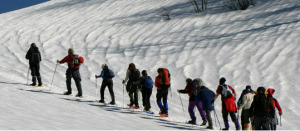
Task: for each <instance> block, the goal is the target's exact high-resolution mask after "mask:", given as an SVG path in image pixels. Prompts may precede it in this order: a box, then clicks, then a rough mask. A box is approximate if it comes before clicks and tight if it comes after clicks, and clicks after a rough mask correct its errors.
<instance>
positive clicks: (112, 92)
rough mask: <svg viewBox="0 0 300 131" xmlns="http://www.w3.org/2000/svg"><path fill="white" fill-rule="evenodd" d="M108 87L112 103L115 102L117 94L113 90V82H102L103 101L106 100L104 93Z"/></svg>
mask: <svg viewBox="0 0 300 131" xmlns="http://www.w3.org/2000/svg"><path fill="white" fill-rule="evenodd" d="M106 86H107V87H108V91H109V93H110V97H111V101H113V102H115V94H114V90H113V81H112V80H103V81H102V84H101V89H100V94H101V100H104V91H105V88H106Z"/></svg>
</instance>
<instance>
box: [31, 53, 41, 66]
mask: <svg viewBox="0 0 300 131" xmlns="http://www.w3.org/2000/svg"><path fill="white" fill-rule="evenodd" d="M31 57H32V59H31V62H32V63H33V64H38V63H40V54H39V53H32V55H31Z"/></svg>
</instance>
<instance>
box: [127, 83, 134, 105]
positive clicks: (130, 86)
mask: <svg viewBox="0 0 300 131" xmlns="http://www.w3.org/2000/svg"><path fill="white" fill-rule="evenodd" d="M128 83H129V82H128ZM127 86H128V85H127ZM127 86H126V88H127ZM128 89H129V93H128V95H129V98H130V105H133V104H134V98H133V93H134V91H135V90H134V89H133V87H132V84H131V83H130V85H129V88H128Z"/></svg>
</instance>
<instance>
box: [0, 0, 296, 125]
mask: <svg viewBox="0 0 300 131" xmlns="http://www.w3.org/2000/svg"><path fill="white" fill-rule="evenodd" d="M222 5H223V3H222V1H218V0H212V1H208V9H207V10H206V11H204V12H201V13H193V12H192V5H191V4H190V3H189V1H181V0H172V1H169V0H166V1H162V0H151V1H149V0H135V1H133V0H114V1H112V0H51V1H48V2H44V3H41V4H38V5H34V6H31V7H27V8H23V9H19V10H15V11H12V12H5V13H2V14H0V38H1V39H0V51H1V56H0V60H1V61H2V62H1V64H0V79H1V80H0V86H1V88H0V92H1V95H0V99H1V101H0V107H1V112H0V116H1V117H0V129H31V130H33V129H118V130H123V129H127V130H132V129H139V130H141V129H149V130H152V129H156V130H174V129H186V130H188V129H195V130H199V129H203V127H195V126H193V127H192V126H190V125H187V124H184V123H185V122H186V121H187V120H189V119H190V118H189V115H188V112H187V106H188V96H187V95H180V96H181V97H182V100H183V105H184V110H185V112H183V111H182V107H181V103H180V98H179V95H178V94H177V93H176V90H177V89H182V88H184V87H185V79H186V78H198V77H199V78H201V79H202V80H203V81H204V82H205V84H206V86H208V87H209V88H210V89H212V90H216V88H217V86H218V81H219V78H221V77H225V78H226V79H227V83H228V84H229V85H231V86H233V87H234V88H235V90H236V91H237V94H238V96H240V93H241V92H242V90H243V89H244V88H245V86H246V85H251V86H252V88H253V89H255V90H256V89H257V87H259V86H265V87H266V88H274V89H275V90H276V92H275V95H274V96H275V98H277V100H278V101H279V103H280V105H281V107H282V109H283V116H282V124H283V126H282V127H280V126H278V129H286V130H295V129H300V126H299V125H300V123H299V121H298V120H299V118H300V117H299V116H300V115H299V113H298V112H299V109H300V107H299V104H298V102H297V100H298V99H299V98H300V95H299V93H300V89H299V87H298V85H300V81H299V80H298V77H299V76H300V61H299V59H300V48H299V45H300V43H299V41H300V37H299V36H300V1H299V0H284V1H283V0H269V1H268V0H262V1H259V2H258V3H257V4H256V6H253V7H250V8H249V9H247V10H245V11H226V10H224V8H223V7H222ZM162 6H164V7H166V8H168V9H169V10H171V20H170V21H166V20H164V19H163V18H162V16H160V15H161V14H162V13H163V11H162V9H161V7H162ZM0 7H1V5H0ZM32 42H35V43H36V44H37V46H38V47H39V49H40V51H41V55H42V58H43V60H42V62H41V70H40V71H41V75H42V80H43V83H44V87H43V88H36V87H29V86H26V85H25V84H26V83H27V70H28V61H27V60H26V59H25V54H26V52H27V50H28V49H29V46H30V44H31V43H32ZM69 48H73V49H74V50H75V53H78V54H79V55H81V56H83V57H84V59H85V63H84V64H83V65H82V66H81V69H80V72H81V77H82V87H83V95H84V98H82V99H77V98H75V97H73V96H63V95H61V94H62V93H63V92H64V91H65V90H66V86H65V70H66V68H67V65H58V67H57V72H56V75H55V78H54V83H53V86H52V90H51V91H49V87H50V84H51V80H52V76H53V72H54V68H55V65H56V60H57V59H62V58H63V57H64V56H66V55H67V50H68V49H69ZM132 62H133V63H135V64H136V66H137V68H138V69H139V70H140V71H142V70H147V71H148V74H149V75H150V76H151V77H152V78H155V76H156V75H157V73H156V71H157V69H158V68H159V67H166V68H168V69H169V70H170V73H171V77H172V81H171V83H172V90H171V93H169V98H168V103H169V108H170V111H169V115H170V119H162V118H158V117H153V116H148V115H147V114H144V113H141V112H137V111H131V110H126V109H121V108H122V107H123V85H122V84H121V81H122V80H123V79H124V78H125V73H126V70H127V67H128V64H129V63H132ZM103 63H106V64H108V65H109V66H110V68H111V69H112V70H113V71H114V72H115V74H116V77H115V78H114V91H115V95H116V103H117V106H111V107H109V106H104V105H102V104H99V103H97V102H94V100H96V99H97V98H96V94H95V90H96V89H95V78H94V75H95V74H99V73H100V72H101V65H102V64H103ZM30 79H31V77H30ZM101 81H102V80H101V79H98V91H99V88H100V85H101ZM72 87H73V94H76V93H77V90H76V87H75V84H74V83H73V85H72ZM153 94H156V90H155V89H154V90H153ZM98 95H99V93H98ZM105 97H106V101H107V102H109V101H110V96H109V93H108V91H107V90H106V92H105ZM98 98H99V96H98ZM151 100H152V110H153V111H154V112H155V113H158V109H157V107H156V105H155V103H154V100H153V99H151ZM128 102H129V98H128V96H127V95H125V104H127V103H128ZM140 103H141V102H140ZM220 103H221V101H220V98H218V100H217V101H216V104H215V105H216V111H217V114H218V117H219V120H220V122H221V126H222V127H224V124H223V120H222V118H221V112H220V111H221V104H220ZM196 116H197V118H198V121H197V123H200V122H202V120H201V118H200V115H199V113H198V112H197V111H196ZM214 126H215V128H216V129H218V124H217V125H214ZM230 126H231V128H230V129H235V128H234V125H233V123H232V122H230Z"/></svg>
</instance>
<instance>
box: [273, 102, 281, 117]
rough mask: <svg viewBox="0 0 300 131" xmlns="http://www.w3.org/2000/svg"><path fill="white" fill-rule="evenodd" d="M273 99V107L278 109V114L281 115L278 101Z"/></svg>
mask: <svg viewBox="0 0 300 131" xmlns="http://www.w3.org/2000/svg"><path fill="white" fill-rule="evenodd" d="M274 100H275V107H276V108H277V109H278V112H279V115H282V109H281V107H280V105H279V103H278V101H277V100H276V99H275V98H274Z"/></svg>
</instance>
